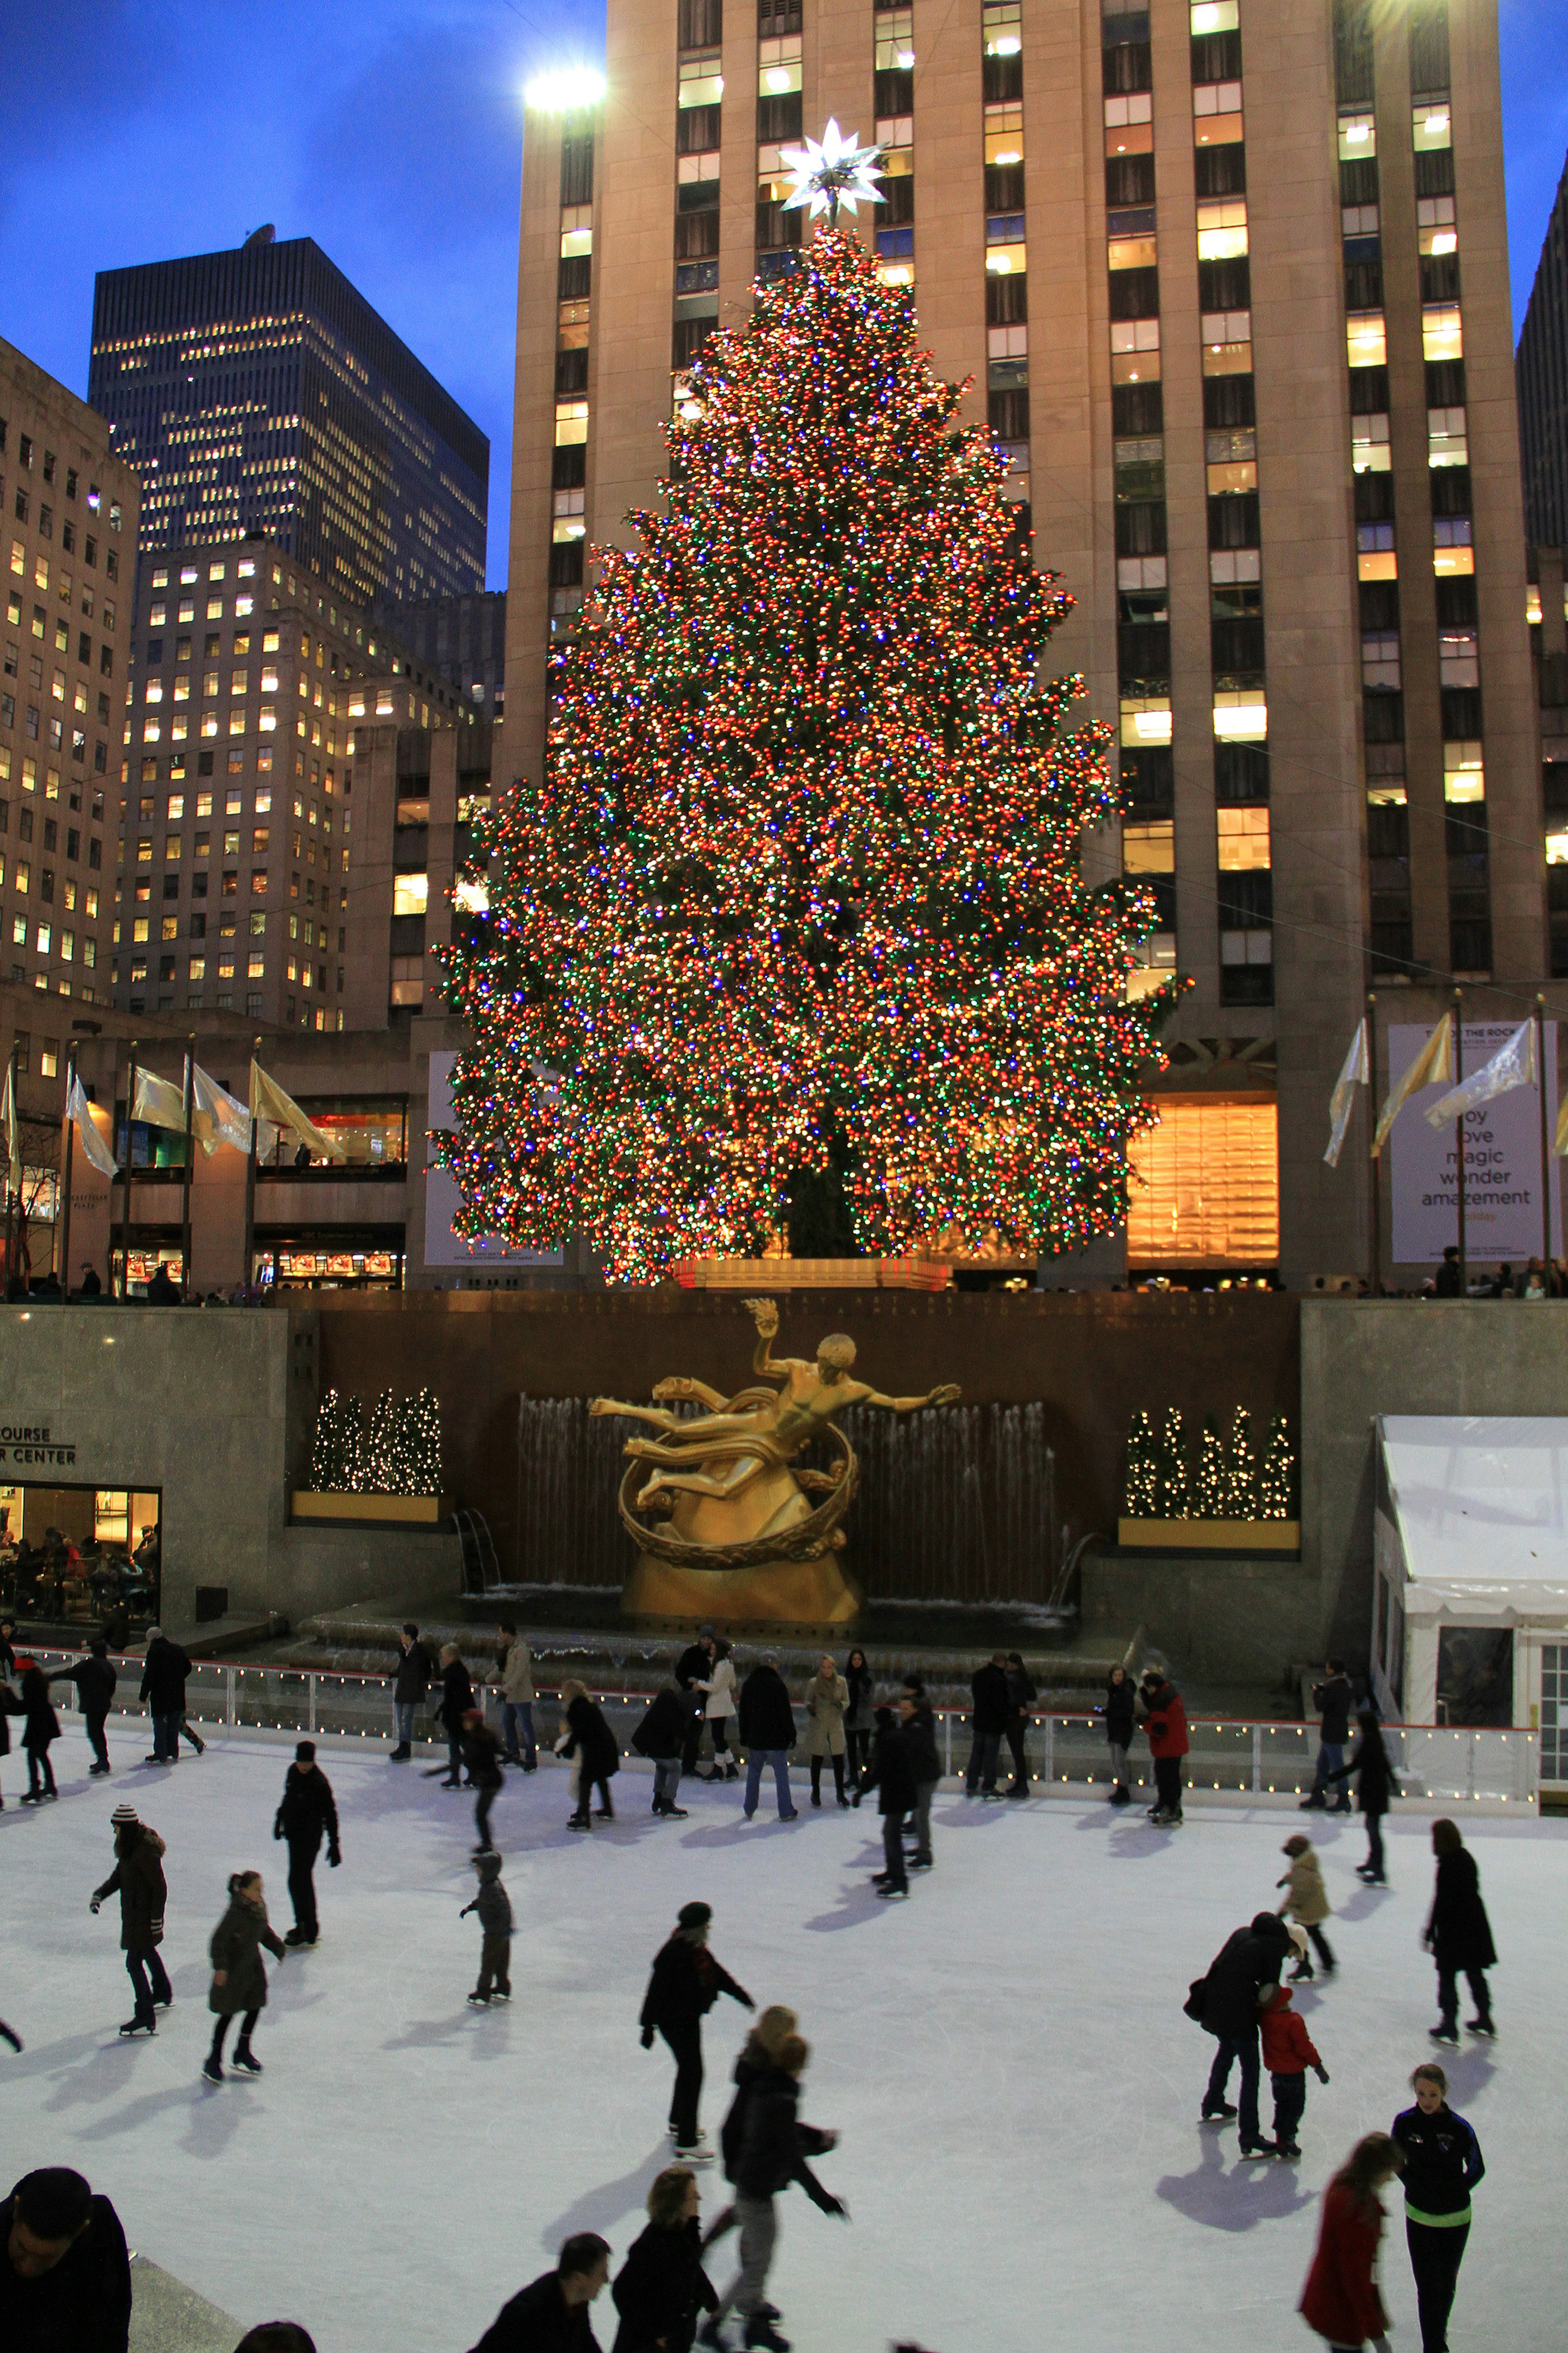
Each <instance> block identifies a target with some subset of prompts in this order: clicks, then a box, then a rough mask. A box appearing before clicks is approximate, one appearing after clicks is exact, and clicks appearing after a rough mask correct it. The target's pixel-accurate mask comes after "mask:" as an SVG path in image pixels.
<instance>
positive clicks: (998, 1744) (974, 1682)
mask: <svg viewBox="0 0 1568 2353" xmlns="http://www.w3.org/2000/svg"><path fill="white" fill-rule="evenodd" d="M969 1688H970V1691H971V1693H972V1694H973V1700H974V1713H973V1715H972V1716H971V1717H970V1719H969V1720H970V1725H971V1727H972V1730H973V1739H972V1741H971V1744H970V1749H969V1765H968V1769H967V1770H966V1772H965V1774H964V1777H963V1782H964V1794H965V1796H966V1797H971V1798H973V1796H974V1794H975V1792H976V1790H978V1791H979V1793H980V1795H981V1797H982V1798H994V1799H998V1800H1000V1799H1001V1796H1002V1792H1001V1790H1000V1789H999V1788H997V1787H996V1765H997V1760H998V1758H999V1757H1000V1756H1001V1754H1002V1740H1003V1736H1004V1734H1005V1732H1006V1729H1007V1716H1008V1698H1007V1653H1006V1651H994V1653H993V1655H992V1656H991V1657H990V1658H989V1659H987V1660H986V1662H985V1664H984V1666H983V1667H978V1668H976V1670H975V1672H974V1673H973V1675H972V1676H971V1678H970V1683H969Z"/></svg>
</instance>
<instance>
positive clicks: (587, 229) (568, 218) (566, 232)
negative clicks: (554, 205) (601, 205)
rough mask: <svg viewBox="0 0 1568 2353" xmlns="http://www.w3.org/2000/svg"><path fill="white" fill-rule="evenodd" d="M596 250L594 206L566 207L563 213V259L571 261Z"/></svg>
mask: <svg viewBox="0 0 1568 2353" xmlns="http://www.w3.org/2000/svg"><path fill="white" fill-rule="evenodd" d="M593 250H594V207H593V206H592V205H565V206H563V208H562V213H561V259H562V260H563V261H570V260H571V259H573V258H574V255H576V254H579V253H592V251H593Z"/></svg>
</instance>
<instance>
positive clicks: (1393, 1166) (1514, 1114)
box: [1387, 1021, 1563, 1274]
mask: <svg viewBox="0 0 1568 2353" xmlns="http://www.w3.org/2000/svg"><path fill="white" fill-rule="evenodd" d="M1518 1029H1519V1024H1518V1023H1517V1022H1516V1021H1467V1022H1466V1024H1465V1032H1464V1067H1465V1070H1466V1071H1467V1073H1468V1075H1469V1076H1471V1077H1474V1076H1475V1075H1476V1074H1477V1073H1478V1072H1479V1071H1480V1070H1481V1069H1482V1067H1483V1065H1484V1064H1486V1063H1488V1062H1489V1061H1490V1060H1491V1059H1492V1057H1493V1056H1494V1055H1495V1054H1496V1053H1498V1052H1499V1051H1500V1049H1501V1048H1503V1047H1504V1046H1506V1045H1507V1044H1508V1043H1509V1041H1510V1039H1512V1038H1513V1037H1515V1036H1516V1034H1517V1032H1518ZM1430 1035H1431V1030H1430V1028H1429V1026H1428V1025H1426V1024H1423V1025H1422V1026H1421V1027H1419V1028H1417V1027H1415V1026H1414V1025H1412V1026H1409V1027H1405V1026H1401V1025H1396V1026H1394V1027H1392V1028H1391V1029H1389V1032H1388V1075H1389V1082H1390V1088H1391V1091H1392V1089H1394V1088H1395V1087H1397V1085H1398V1083H1399V1081H1400V1080H1401V1079H1402V1078H1403V1077H1404V1076H1405V1072H1406V1071H1408V1070H1409V1068H1410V1066H1411V1064H1412V1063H1413V1062H1414V1061H1415V1060H1416V1059H1417V1057H1418V1056H1419V1055H1420V1054H1421V1053H1422V1051H1423V1050H1424V1049H1425V1048H1426V1041H1427V1039H1428V1038H1429V1037H1430ZM1556 1071H1557V1024H1556V1023H1555V1022H1554V1021H1549V1022H1548V1023H1547V1024H1546V1073H1547V1078H1546V1083H1547V1098H1546V1117H1547V1134H1548V1136H1549V1137H1550V1136H1551V1134H1552V1132H1553V1130H1554V1129H1555V1127H1556V1124H1557V1086H1556ZM1452 1084H1453V1082H1452V1080H1451V1079H1450V1078H1447V1077H1444V1078H1440V1079H1438V1080H1437V1081H1436V1082H1435V1083H1434V1084H1432V1085H1431V1086H1426V1087H1421V1088H1419V1089H1417V1090H1416V1091H1415V1092H1414V1093H1412V1094H1411V1095H1410V1096H1409V1097H1408V1099H1407V1100H1406V1102H1405V1104H1404V1106H1403V1107H1402V1109H1401V1111H1400V1113H1399V1116H1398V1117H1397V1119H1395V1121H1394V1125H1393V1128H1392V1130H1391V1132H1390V1135H1389V1141H1388V1147H1387V1148H1388V1153H1389V1190H1390V1193H1391V1195H1392V1197H1393V1211H1394V1261H1395V1263H1396V1264H1399V1265H1405V1266H1421V1265H1426V1266H1434V1265H1436V1263H1437V1261H1439V1260H1440V1259H1441V1258H1442V1255H1443V1252H1444V1251H1445V1250H1447V1247H1448V1245H1449V1244H1450V1242H1457V1241H1458V1239H1459V1213H1458V1174H1457V1168H1456V1164H1455V1157H1454V1154H1455V1143H1454V1130H1453V1127H1452V1125H1451V1124H1447V1123H1446V1124H1444V1125H1443V1126H1441V1127H1437V1128H1433V1127H1431V1126H1429V1125H1428V1124H1427V1123H1426V1119H1425V1118H1423V1117H1422V1116H1421V1114H1422V1113H1425V1112H1426V1111H1428V1110H1429V1109H1430V1108H1431V1106H1432V1105H1433V1104H1434V1103H1439V1102H1441V1100H1442V1098H1443V1096H1444V1095H1445V1094H1447V1092H1448V1091H1449V1088H1450V1087H1451V1085H1452ZM1558 1167H1559V1163H1558V1161H1557V1160H1556V1158H1555V1156H1553V1157H1552V1171H1551V1196H1552V1255H1553V1256H1556V1255H1558V1254H1559V1253H1560V1252H1561V1250H1562V1248H1563V1205H1562V1188H1561V1185H1560V1183H1559V1178H1558ZM1541 1244H1542V1233H1541V1098H1540V1094H1539V1092H1538V1089H1537V1088H1536V1087H1535V1086H1534V1085H1531V1086H1522V1087H1514V1088H1512V1089H1511V1090H1510V1092H1508V1093H1507V1094H1502V1095H1499V1096H1497V1097H1496V1098H1495V1099H1494V1100H1493V1101H1492V1102H1490V1103H1484V1104H1482V1105H1481V1106H1480V1107H1479V1109H1477V1110H1475V1111H1471V1112H1469V1113H1467V1114H1466V1118H1465V1254H1466V1257H1467V1258H1468V1261H1469V1265H1470V1270H1471V1272H1472V1274H1474V1273H1475V1272H1476V1271H1478V1270H1481V1269H1484V1270H1485V1271H1488V1272H1490V1271H1492V1270H1493V1269H1494V1268H1495V1267H1496V1266H1497V1264H1498V1261H1500V1259H1507V1260H1508V1261H1510V1263H1511V1264H1512V1266H1513V1267H1514V1268H1515V1270H1516V1271H1518V1270H1521V1269H1522V1267H1523V1266H1524V1264H1525V1262H1526V1261H1528V1260H1530V1259H1531V1258H1537V1257H1539V1256H1540V1254H1541Z"/></svg>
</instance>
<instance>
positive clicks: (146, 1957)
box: [89, 1806, 174, 2037]
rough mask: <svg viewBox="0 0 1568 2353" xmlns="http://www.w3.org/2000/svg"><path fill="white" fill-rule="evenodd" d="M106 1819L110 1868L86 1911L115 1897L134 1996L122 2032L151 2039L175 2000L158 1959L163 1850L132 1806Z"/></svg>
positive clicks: (164, 1902)
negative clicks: (111, 1853)
mask: <svg viewBox="0 0 1568 2353" xmlns="http://www.w3.org/2000/svg"><path fill="white" fill-rule="evenodd" d="M109 1819H110V1823H111V1824H112V1826H113V1830H114V1869H113V1870H112V1871H111V1872H110V1874H109V1877H108V1878H107V1879H106V1880H105V1881H104V1883H103V1884H102V1886H101V1887H95V1888H94V1889H93V1891H92V1899H91V1903H90V1905H89V1910H90V1911H92V1912H95V1913H96V1912H97V1910H98V1907H99V1905H100V1904H101V1903H102V1902H103V1900H104V1898H105V1897H106V1896H109V1895H112V1894H115V1893H116V1892H118V1894H119V1896H120V1947H121V1952H123V1954H124V1955H125V1973H126V1975H127V1977H129V1978H130V1979H131V1989H132V1994H133V1995H134V1997H135V2008H134V2010H132V2014H131V2016H130V2017H129V2018H128V2019H127V2020H126V2021H125V2023H124V2025H123V2026H122V2027H121V2030H120V2031H121V2034H123V2035H126V2036H128V2037H129V2036H131V2035H132V2034H155V2033H156V2032H157V2031H158V2012H159V2010H167V2009H168V2007H169V2005H170V2003H171V2002H172V2001H173V2000H174V1988H173V1986H172V1985H171V1984H170V1983H169V1973H168V1971H167V1969H165V1968H164V1967H163V1961H162V1960H161V1959H160V1957H159V1954H158V1947H159V1946H160V1945H161V1944H162V1943H163V1912H164V1907H165V1905H167V1903H168V1900H169V1892H168V1886H167V1883H166V1882H165V1880H164V1877H163V1856H164V1854H165V1853H166V1852H167V1850H166V1848H165V1847H164V1844H163V1840H162V1839H161V1838H160V1837H159V1836H158V1833H157V1831H155V1830H153V1829H151V1828H150V1827H149V1825H148V1824H147V1823H146V1822H143V1821H140V1820H138V1819H137V1814H136V1809H135V1807H134V1806H116V1807H115V1809H114V1811H113V1813H112V1814H110V1818H109Z"/></svg>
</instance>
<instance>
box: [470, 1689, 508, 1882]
mask: <svg viewBox="0 0 1568 2353" xmlns="http://www.w3.org/2000/svg"><path fill="white" fill-rule="evenodd" d="M463 1765H464V1767H465V1769H466V1771H467V1774H468V1787H469V1788H471V1789H477V1790H478V1791H479V1796H478V1797H477V1798H476V1799H475V1800H474V1832H475V1837H474V1852H475V1853H476V1854H492V1853H493V1852H495V1849H494V1844H493V1841H491V1838H490V1808H491V1807H492V1806H493V1805H494V1804H495V1801H496V1792H497V1791H498V1790H499V1789H500V1786H501V1783H502V1782H503V1781H504V1780H505V1778H506V1775H505V1773H504V1772H503V1771H502V1770H501V1756H500V1741H499V1740H498V1739H497V1738H496V1736H495V1734H494V1733H493V1732H492V1731H491V1730H490V1728H489V1725H488V1724H487V1723H486V1722H485V1719H484V1716H483V1715H482V1714H481V1713H480V1711H479V1709H478V1708H477V1707H471V1708H469V1710H468V1714H467V1715H465V1716H464V1718H463Z"/></svg>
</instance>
